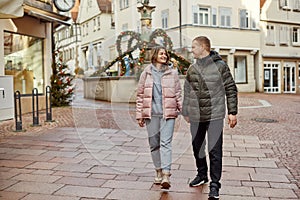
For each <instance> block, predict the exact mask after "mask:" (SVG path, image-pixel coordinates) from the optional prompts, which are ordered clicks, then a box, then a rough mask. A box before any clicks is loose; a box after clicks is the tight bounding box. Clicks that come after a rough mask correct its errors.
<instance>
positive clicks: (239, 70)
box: [234, 56, 247, 83]
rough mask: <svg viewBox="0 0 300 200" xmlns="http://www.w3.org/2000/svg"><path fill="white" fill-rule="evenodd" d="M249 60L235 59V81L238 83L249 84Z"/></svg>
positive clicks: (244, 57) (241, 57)
mask: <svg viewBox="0 0 300 200" xmlns="http://www.w3.org/2000/svg"><path fill="white" fill-rule="evenodd" d="M246 61H247V59H246V56H235V57H234V81H235V82H236V83H246V82H247V62H246Z"/></svg>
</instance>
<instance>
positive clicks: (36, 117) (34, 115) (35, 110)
mask: <svg viewBox="0 0 300 200" xmlns="http://www.w3.org/2000/svg"><path fill="white" fill-rule="evenodd" d="M38 95H39V94H38V89H37V88H33V89H32V118H33V124H32V126H39V98H38ZM34 97H35V98H36V101H34ZM34 102H36V105H34Z"/></svg>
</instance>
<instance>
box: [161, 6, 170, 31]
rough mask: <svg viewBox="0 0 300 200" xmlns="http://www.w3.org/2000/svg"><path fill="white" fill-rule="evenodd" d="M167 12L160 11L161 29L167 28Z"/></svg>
mask: <svg viewBox="0 0 300 200" xmlns="http://www.w3.org/2000/svg"><path fill="white" fill-rule="evenodd" d="M168 18H169V10H163V11H161V27H162V28H163V29H165V28H168V21H169V20H168Z"/></svg>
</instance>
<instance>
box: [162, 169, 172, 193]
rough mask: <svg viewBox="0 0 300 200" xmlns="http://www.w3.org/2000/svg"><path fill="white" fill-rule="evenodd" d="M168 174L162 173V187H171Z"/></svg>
mask: <svg viewBox="0 0 300 200" xmlns="http://www.w3.org/2000/svg"><path fill="white" fill-rule="evenodd" d="M170 176H171V174H170V172H168V173H163V177H162V181H161V188H162V189H169V188H170V187H171V182H170Z"/></svg>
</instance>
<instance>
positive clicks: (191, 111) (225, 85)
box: [182, 51, 238, 122]
mask: <svg viewBox="0 0 300 200" xmlns="http://www.w3.org/2000/svg"><path fill="white" fill-rule="evenodd" d="M225 97H226V100H227V112H228V114H234V115H236V114H237V112H238V108H237V104H238V99H237V87H236V85H235V82H234V80H233V78H232V75H231V73H230V70H229V67H228V66H227V64H226V63H225V62H224V61H222V58H221V57H220V56H219V54H218V53H217V52H215V51H211V52H210V55H209V56H207V57H205V58H203V59H197V60H196V63H194V64H192V65H191V66H190V67H189V69H188V71H187V75H186V80H185V84H184V100H183V111H182V115H183V116H188V117H189V118H190V121H193V122H205V121H211V120H215V119H222V118H224V117H225V112H226V106H225Z"/></svg>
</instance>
